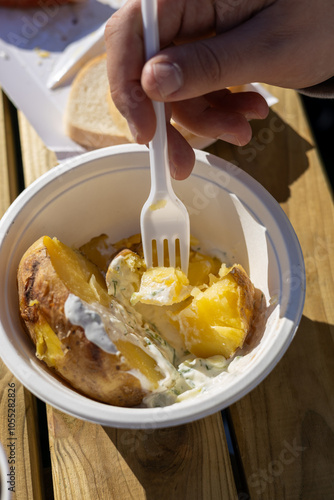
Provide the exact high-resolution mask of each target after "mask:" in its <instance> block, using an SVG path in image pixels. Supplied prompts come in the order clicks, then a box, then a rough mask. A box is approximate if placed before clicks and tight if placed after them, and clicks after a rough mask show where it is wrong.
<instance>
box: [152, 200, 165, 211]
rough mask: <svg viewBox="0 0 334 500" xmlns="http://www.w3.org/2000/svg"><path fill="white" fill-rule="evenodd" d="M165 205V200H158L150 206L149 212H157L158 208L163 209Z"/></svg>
mask: <svg viewBox="0 0 334 500" xmlns="http://www.w3.org/2000/svg"><path fill="white" fill-rule="evenodd" d="M166 205H167V200H158V201H157V202H156V203H152V205H150V210H152V212H153V211H154V210H159V208H164V207H165V206H166Z"/></svg>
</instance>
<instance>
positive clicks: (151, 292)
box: [131, 267, 192, 306]
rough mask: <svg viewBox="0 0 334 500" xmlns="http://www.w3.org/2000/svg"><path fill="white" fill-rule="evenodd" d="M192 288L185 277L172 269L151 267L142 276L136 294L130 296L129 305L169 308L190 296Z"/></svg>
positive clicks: (178, 270) (179, 271)
mask: <svg viewBox="0 0 334 500" xmlns="http://www.w3.org/2000/svg"><path fill="white" fill-rule="evenodd" d="M191 290H192V286H190V285H189V280H188V278H187V276H186V275H185V274H184V273H183V272H182V271H181V270H180V269H175V268H174V267H152V268H150V269H148V270H147V271H145V272H144V273H143V275H142V278H141V282H140V288H139V291H138V292H135V293H133V294H132V297H131V304H132V305H135V304H136V303H137V302H141V303H142V304H152V305H160V306H161V305H165V306H170V305H172V304H176V303H178V302H182V301H183V300H185V299H186V298H188V297H189V296H190V293H191Z"/></svg>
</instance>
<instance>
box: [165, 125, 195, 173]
mask: <svg viewBox="0 0 334 500" xmlns="http://www.w3.org/2000/svg"><path fill="white" fill-rule="evenodd" d="M167 138H168V157H169V167H170V173H171V176H172V177H173V178H174V179H176V180H184V179H186V178H187V177H189V175H190V174H191V172H192V169H193V168H194V164H195V153H194V151H193V149H192V147H191V146H190V145H189V144H188V142H187V141H186V140H185V139H184V137H183V136H182V135H181V134H180V133H179V132H178V131H177V130H176V129H175V128H174V127H173V126H172V125H170V124H169V123H168V124H167Z"/></svg>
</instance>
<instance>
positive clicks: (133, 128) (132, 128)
mask: <svg viewBox="0 0 334 500" xmlns="http://www.w3.org/2000/svg"><path fill="white" fill-rule="evenodd" d="M128 126H129V129H130V132H131V134H132V137H133V139H134V141H135V142H137V138H138V130H137V127H136V126H135V125H134V124H133V123H132V122H128Z"/></svg>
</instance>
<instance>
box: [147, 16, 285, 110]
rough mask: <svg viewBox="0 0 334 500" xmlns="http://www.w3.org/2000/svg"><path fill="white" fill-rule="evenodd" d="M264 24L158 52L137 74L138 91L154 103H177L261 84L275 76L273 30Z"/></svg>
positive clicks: (257, 22)
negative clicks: (222, 90) (138, 79)
mask: <svg viewBox="0 0 334 500" xmlns="http://www.w3.org/2000/svg"><path fill="white" fill-rule="evenodd" d="M266 24H267V23H264V22H263V19H261V15H259V16H258V18H252V19H251V20H249V21H247V22H246V23H244V24H242V25H240V26H238V27H236V28H234V29H232V30H230V31H228V32H226V33H223V34H221V35H217V36H215V37H212V38H207V39H202V40H198V41H195V42H191V43H186V44H183V45H177V46H172V47H168V48H166V49H164V50H162V51H161V52H159V53H158V54H157V55H156V56H154V57H153V58H152V59H150V60H149V61H148V62H147V63H146V64H145V66H144V68H143V72H142V76H141V84H142V87H143V89H144V91H145V92H146V93H147V95H148V96H149V97H150V98H151V99H154V100H158V101H180V100H185V99H190V98H194V97H198V96H201V95H204V94H208V93H209V92H214V91H216V90H220V89H222V88H224V87H227V86H232V85H242V84H245V83H250V82H253V81H262V82H265V81H266V80H268V78H267V76H268V75H267V73H268V72H269V71H270V72H271V73H272V74H274V71H275V68H274V61H273V50H272V48H273V45H275V42H274V40H275V33H274V32H275V30H273V31H271V32H270V30H268V25H267V27H266V28H265V26H266ZM271 41H272V42H271ZM270 49H271V50H270ZM269 79H270V78H269ZM267 83H270V82H269V81H267Z"/></svg>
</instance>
